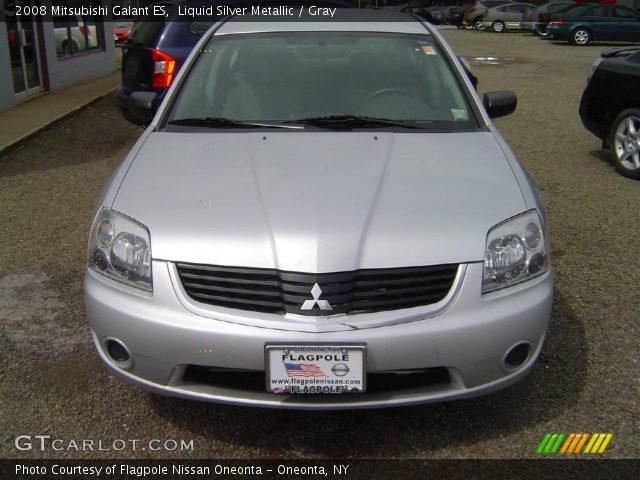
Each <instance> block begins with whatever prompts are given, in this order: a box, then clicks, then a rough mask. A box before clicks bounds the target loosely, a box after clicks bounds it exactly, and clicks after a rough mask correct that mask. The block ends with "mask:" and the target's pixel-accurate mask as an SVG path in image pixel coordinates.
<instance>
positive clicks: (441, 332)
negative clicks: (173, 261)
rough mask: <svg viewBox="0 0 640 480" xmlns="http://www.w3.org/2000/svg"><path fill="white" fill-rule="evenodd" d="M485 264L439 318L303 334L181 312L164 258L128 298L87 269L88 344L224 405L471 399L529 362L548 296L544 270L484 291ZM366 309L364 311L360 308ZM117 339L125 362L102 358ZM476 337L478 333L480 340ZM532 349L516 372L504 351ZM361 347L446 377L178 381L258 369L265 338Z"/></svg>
mask: <svg viewBox="0 0 640 480" xmlns="http://www.w3.org/2000/svg"><path fill="white" fill-rule="evenodd" d="M481 283H482V264H480V263H473V264H469V265H468V267H467V273H466V275H465V280H464V282H463V285H462V288H461V291H460V293H459V294H458V297H457V300H456V301H455V302H453V304H452V305H451V307H450V308H449V309H448V310H447V311H446V312H445V313H443V314H442V315H439V316H437V317H435V318H430V319H425V320H416V321H413V322H409V323H403V324H398V325H389V326H382V327H378V328H366V329H350V330H341V331H334V332H308V331H307V332H305V331H303V332H300V331H290V330H279V329H273V328H262V327H256V326H248V325H242V324H240V323H229V322H226V321H221V320H217V319H214V318H209V317H204V316H200V315H195V314H193V313H191V312H187V311H186V310H185V308H184V306H183V305H182V304H181V303H180V301H179V300H178V298H177V297H176V295H175V293H174V286H173V283H172V281H171V277H170V274H169V266H168V265H167V264H166V263H165V262H160V261H154V264H153V285H154V293H153V297H152V298H151V297H149V296H147V295H144V294H141V295H132V293H131V291H130V290H129V289H127V288H126V287H125V288H123V287H122V286H121V284H118V283H117V282H113V281H110V280H108V279H105V278H104V277H103V276H102V275H99V274H96V273H94V272H92V271H88V272H87V275H86V276H85V283H84V287H85V297H86V304H87V314H88V317H89V319H90V323H91V329H92V332H93V335H94V341H95V344H96V347H97V349H98V352H99V355H100V357H101V359H102V360H103V361H104V363H105V364H106V366H107V367H108V368H109V370H110V371H112V372H113V373H114V374H116V375H118V376H119V377H121V378H123V379H125V380H127V381H130V382H132V383H134V384H136V385H138V386H140V387H143V388H146V389H148V390H151V391H154V392H156V393H161V394H167V395H174V396H180V397H185V398H191V399H197V400H209V401H216V402H223V403H234V404H242V405H253V406H263V407H280V408H296V409H318V408H322V409H345V408H365V407H366V408H372V407H385V406H394V405H409V404H414V403H426V402H439V401H443V400H452V399H457V398H469V397H473V396H475V395H479V394H481V393H488V392H491V391H493V390H497V389H500V388H504V387H505V386H507V385H510V384H512V383H513V382H515V381H517V380H519V379H521V378H522V377H523V376H525V375H526V374H527V373H528V372H529V371H530V369H531V368H532V366H533V364H534V363H535V360H536V358H537V356H538V354H539V352H540V349H541V347H542V343H543V341H544V335H545V333H544V332H545V330H546V325H547V322H548V319H549V314H550V311H551V302H552V297H553V276H552V274H551V272H550V273H547V274H545V275H543V276H541V277H538V278H536V279H534V280H532V281H530V282H527V284H526V285H525V284H520V285H516V286H514V287H510V288H509V289H506V290H502V291H497V292H493V293H491V294H488V295H484V296H481V295H480V293H479V292H480V288H481ZM365 315H366V314H365ZM106 338H117V339H119V340H121V341H123V342H124V343H125V344H126V345H127V346H128V348H129V350H130V351H131V353H132V358H133V361H132V362H131V366H130V367H128V368H126V369H125V368H121V367H119V366H118V365H117V364H115V363H114V362H113V361H112V360H111V359H110V358H109V357H108V355H107V354H106V352H105V346H104V340H105V339H106ZM479 339H482V340H481V341H479ZM522 341H526V342H529V343H530V344H531V345H532V352H531V355H530V358H529V359H528V361H527V362H526V364H525V365H523V366H522V367H521V368H520V369H519V370H517V371H516V372H509V371H507V370H505V369H504V368H502V357H503V355H504V353H505V352H506V351H507V349H508V348H510V347H511V346H513V345H514V344H516V343H518V342H522ZM291 342H295V343H314V342H321V343H335V342H338V343H342V342H363V343H366V345H367V347H368V348H367V364H368V371H369V372H384V371H397V370H407V369H415V368H424V367H435V366H444V367H446V368H447V369H448V371H449V374H450V376H451V381H450V382H449V383H446V384H441V385H437V386H426V387H424V388H417V389H414V390H409V391H404V392H399V393H390V392H381V393H377V394H376V393H365V394H362V395H359V394H344V395H338V396H324V397H321V398H318V397H316V396H310V397H307V396H304V395H298V396H296V395H286V394H285V395H274V394H270V393H267V392H266V391H265V392H255V391H245V390H238V389H231V388H223V387H215V386H209V385H203V384H194V383H190V382H186V381H184V380H183V374H184V371H185V368H186V366H187V365H211V366H215V367H218V368H225V367H226V368H233V369H243V370H248V371H251V370H254V371H264V368H265V359H264V346H265V344H270V343H291Z"/></svg>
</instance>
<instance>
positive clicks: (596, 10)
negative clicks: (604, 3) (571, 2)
mask: <svg viewBox="0 0 640 480" xmlns="http://www.w3.org/2000/svg"><path fill="white" fill-rule="evenodd" d="M584 16H585V17H608V16H609V9H608V8H607V7H593V8H591V9H589V10H587V11H586V12H584Z"/></svg>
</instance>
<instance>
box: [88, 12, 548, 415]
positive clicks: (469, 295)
mask: <svg viewBox="0 0 640 480" xmlns="http://www.w3.org/2000/svg"><path fill="white" fill-rule="evenodd" d="M153 107H154V94H153V93H151V92H138V93H134V94H132V95H131V98H130V99H129V108H130V110H131V112H132V114H133V115H138V116H139V117H140V118H144V117H148V118H149V119H150V120H149V121H150V123H149V125H148V128H147V129H146V131H145V132H144V133H143V134H142V136H141V137H140V139H139V140H138V142H137V143H136V144H135V146H134V147H133V148H132V150H131V152H130V153H129V154H128V155H127V156H126V158H125V159H124V160H123V161H122V163H121V164H120V165H119V166H118V168H117V169H116V170H115V172H114V173H113V175H112V176H111V178H110V180H109V182H108V183H107V185H106V186H105V188H104V190H103V192H102V194H101V196H100V198H99V200H98V204H97V208H96V212H95V219H94V221H93V225H92V227H91V233H90V238H89V248H88V267H87V271H86V277H85V284H84V287H85V297H86V306H87V315H88V318H89V322H90V324H91V329H92V333H93V339H94V341H95V345H96V348H97V351H98V354H99V356H100V358H101V359H102V360H103V362H104V363H105V365H106V366H107V368H108V369H109V370H110V371H111V372H113V373H114V374H116V375H118V376H119V377H121V378H123V379H125V380H127V381H130V382H132V383H134V384H135V385H138V386H140V387H143V388H146V389H149V390H151V391H153V392H157V393H161V394H168V395H175V396H179V397H186V398H191V399H196V400H206V401H212V402H226V403H235V404H242V405H253V406H263V407H284V408H297V409H344V408H370V407H385V406H397V405H410V404H417V403H425V402H439V401H444V400H451V399H459V398H468V397H473V396H475V395H479V394H484V393H487V392H491V391H494V390H498V389H500V388H503V387H505V386H507V385H509V384H512V383H513V382H515V381H517V380H519V379H521V378H523V377H524V376H525V375H526V374H527V373H528V372H529V371H530V370H531V369H532V367H533V365H534V363H535V361H536V358H537V357H538V355H539V353H540V350H541V348H542V344H543V341H544V337H545V331H546V328H547V323H548V321H549V316H550V311H551V302H552V295H553V275H552V271H551V266H550V264H549V246H548V236H547V228H546V223H547V222H546V218H545V211H544V206H543V204H542V200H541V198H540V194H539V193H538V190H537V188H536V187H535V185H534V184H533V182H532V180H531V178H530V177H529V176H528V174H527V172H526V171H525V170H524V169H523V167H522V165H520V163H518V161H517V160H516V159H515V157H514V156H513V154H512V153H511V150H510V149H509V147H508V146H507V144H506V143H505V141H504V140H503V139H502V137H501V136H500V134H499V133H498V132H497V130H496V129H495V127H494V126H493V125H492V123H491V120H490V118H492V117H497V116H501V115H506V114H509V113H511V112H513V111H514V109H515V107H516V98H515V95H514V94H513V93H512V92H491V93H487V94H485V96H484V98H483V100H482V101H480V100H479V98H478V97H477V95H476V93H475V91H474V89H473V86H472V84H471V82H470V80H469V77H468V76H467V75H466V72H465V69H464V68H463V66H462V65H461V63H460V61H459V60H458V58H457V57H456V56H455V54H454V53H453V52H452V50H451V49H450V47H449V46H448V45H447V44H446V43H445V41H444V40H443V39H442V37H441V36H440V35H439V33H438V32H437V31H436V30H435V29H434V28H433V27H431V26H430V25H428V24H425V23H422V22H421V21H420V20H417V19H416V18H412V17H409V16H405V15H403V14H397V13H389V12H380V11H369V12H364V11H360V10H356V9H353V10H345V11H342V12H338V13H337V14H336V15H335V17H334V18H333V20H332V21H326V22H317V21H315V22H310V21H282V22H280V21H264V19H258V18H255V19H254V18H250V17H236V18H232V19H229V20H227V21H224V22H221V23H218V24H216V25H214V26H213V27H212V28H211V29H210V30H209V31H208V33H207V34H205V35H204V36H203V38H202V39H201V41H200V42H199V44H198V45H197V46H196V48H195V49H194V51H193V52H192V53H191V55H190V57H189V58H188V60H187V61H186V63H185V64H184V66H183V67H182V68H181V70H180V72H179V73H178V74H177V75H176V77H175V78H174V79H173V82H172V86H171V89H170V90H169V92H168V94H167V95H166V98H165V99H164V101H163V102H162V104H161V105H160V106H159V108H157V111H155V114H154V115H153V116H152V112H153ZM151 117H152V119H151Z"/></svg>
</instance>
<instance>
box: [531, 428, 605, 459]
mask: <svg viewBox="0 0 640 480" xmlns="http://www.w3.org/2000/svg"><path fill="white" fill-rule="evenodd" d="M612 438H613V433H569V434H564V433H547V434H546V435H545V436H544V438H543V439H542V441H541V442H540V444H539V445H538V450H537V453H539V454H553V453H564V454H576V453H604V451H605V450H606V448H607V445H609V442H610V441H611V439H612ZM583 449H584V450H583Z"/></svg>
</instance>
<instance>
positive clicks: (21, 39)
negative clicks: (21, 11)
mask: <svg viewBox="0 0 640 480" xmlns="http://www.w3.org/2000/svg"><path fill="white" fill-rule="evenodd" d="M25 3H26V2H25ZM29 3H32V2H29ZM5 7H6V2H5ZM5 12H6V24H7V40H8V43H9V52H10V55H11V71H12V75H13V89H14V91H15V93H16V98H17V99H19V100H21V99H23V98H25V97H29V96H31V95H34V94H36V93H38V92H40V91H42V84H41V79H40V61H39V50H38V31H37V29H36V24H35V22H34V21H33V17H32V16H31V15H21V16H17V15H10V14H9V11H7V9H5Z"/></svg>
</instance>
